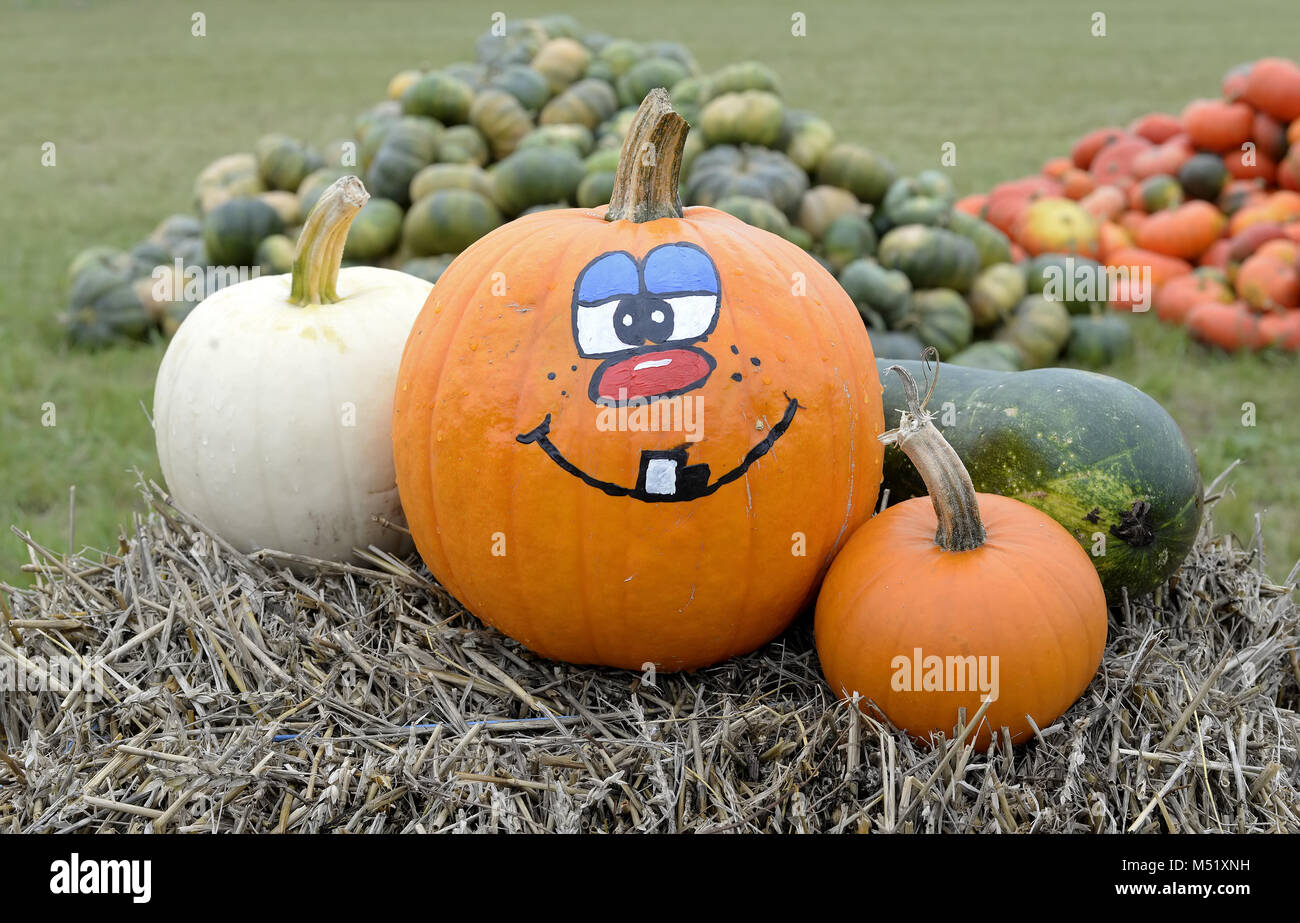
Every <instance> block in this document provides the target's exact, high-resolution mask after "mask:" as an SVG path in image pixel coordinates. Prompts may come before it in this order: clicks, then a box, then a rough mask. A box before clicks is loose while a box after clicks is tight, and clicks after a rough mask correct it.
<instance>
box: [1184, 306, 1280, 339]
mask: <svg viewBox="0 0 1300 923" xmlns="http://www.w3.org/2000/svg"><path fill="white" fill-rule="evenodd" d="M1187 332H1188V333H1190V334H1191V335H1192V336H1193V337H1195V338H1196V339H1198V340H1200V341H1201V342H1202V343H1206V344H1208V345H1210V346H1218V347H1219V348H1221V349H1226V350H1228V351H1229V352H1237V351H1239V350H1244V349H1249V350H1255V349H1259V347H1260V346H1261V345H1262V344H1261V341H1260V331H1259V317H1258V316H1257V315H1256V314H1255V313H1254V312H1252V311H1251V310H1250V309H1249V308H1248V307H1246V305H1245V304H1243V303H1242V302H1240V301H1234V302H1232V303H1231V304H1221V303H1219V302H1217V301H1211V302H1205V303H1203V304H1199V305H1197V306H1196V307H1194V308H1192V310H1191V311H1190V312H1189V313H1188V315H1187Z"/></svg>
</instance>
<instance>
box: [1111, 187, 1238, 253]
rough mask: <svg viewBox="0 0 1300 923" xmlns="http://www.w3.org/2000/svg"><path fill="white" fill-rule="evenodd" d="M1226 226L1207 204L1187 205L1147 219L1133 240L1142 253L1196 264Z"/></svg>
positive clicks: (1160, 212)
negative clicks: (1150, 252)
mask: <svg viewBox="0 0 1300 923" xmlns="http://www.w3.org/2000/svg"><path fill="white" fill-rule="evenodd" d="M1227 223H1228V222H1227V219H1226V218H1224V216H1223V213H1222V212H1220V211H1219V210H1218V209H1217V208H1215V207H1214V206H1213V205H1211V204H1210V203H1209V202H1200V201H1195V202H1186V203H1184V204H1182V205H1180V206H1178V207H1177V208H1173V209H1167V210H1165V211H1158V212H1156V213H1155V214H1153V215H1149V216H1148V217H1147V219H1146V220H1145V221H1144V222H1142V226H1141V227H1140V228H1138V231H1137V234H1136V235H1135V237H1134V240H1135V241H1136V242H1137V245H1138V246H1139V247H1141V248H1143V249H1144V250H1151V251H1152V252H1154V253H1163V254H1164V255H1165V256H1175V257H1178V258H1179V259H1180V260H1195V259H1196V258H1197V257H1199V256H1200V255H1201V254H1202V253H1204V252H1205V251H1206V250H1207V249H1208V248H1209V246H1210V244H1212V243H1214V242H1215V241H1216V240H1218V239H1219V237H1221V236H1222V235H1223V229H1224V227H1225V226H1226V225H1227Z"/></svg>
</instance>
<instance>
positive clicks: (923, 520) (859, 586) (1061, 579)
mask: <svg viewBox="0 0 1300 923" xmlns="http://www.w3.org/2000/svg"><path fill="white" fill-rule="evenodd" d="M890 371H893V372H896V373H898V374H899V376H900V377H901V378H902V380H903V389H904V393H905V394H906V397H907V404H908V407H907V409H906V410H904V411H903V413H902V419H901V422H900V423H899V426H898V429H896V430H892V431H890V432H888V433H886V434H884V435H883V436H881V437H880V438H881V439H882V440H883V441H886V442H889V443H892V444H897V446H898V447H899V448H900V449H901V450H902V451H903V452H905V453H906V454H907V456H908V458H910V459H911V460H912V462H913V464H915V465H916V467H917V470H918V471H920V473H921V477H922V478H923V479H924V481H925V485H926V488H927V489H928V491H929V494H930V496H929V497H928V498H926V497H914V498H912V499H910V500H905V501H903V502H902V503H899V504H897V505H895V506H891V507H890V508H888V509H886V510H885V511H884V512H882V513H880V514H879V515H877V516H876V517H875V518H873V519H871V520H869V521H868V522H867V523H866V524H865V525H863V526H862V527H861V528H860V529H858V531H857V532H855V533H854V534H853V536H852V537H851V538H850V539H849V541H848V543H847V544H846V545H845V546H844V550H843V551H841V552H840V553H839V555H838V556H837V557H836V558H835V561H834V563H833V564H832V565H831V569H830V572H829V573H828V574H827V576H826V582H825V583H824V584H823V586H822V589H821V592H820V593H819V594H818V597H817V609H816V616H815V634H816V642H817V655H818V657H819V658H820V659H821V664H822V670H823V671H824V672H825V674H826V680H827V682H828V683H829V684H830V687H831V689H832V691H833V692H834V693H835V694H836V695H838V696H841V697H843V698H846V699H850V700H853V699H854V697H855V696H856V697H857V698H856V701H857V703H858V706H859V707H860V708H861V709H862V710H863V711H864V712H866V713H868V714H871V713H874V709H873V706H875V707H878V708H879V709H880V711H882V712H883V713H884V715H885V716H886V717H887V718H888V719H889V720H890V721H891V722H892V723H893V724H894V725H895V726H897V727H898V728H900V729H902V730H903V731H905V732H907V733H908V734H910V735H911V736H912V737H914V738H916V739H918V740H920V741H921V742H923V743H924V742H929V741H931V740H932V739H933V735H935V734H939V733H949V732H951V731H952V730H953V727H954V725H955V724H957V722H958V720H959V710H960V709H965V714H966V722H967V725H968V727H967V728H965V729H963V730H962V731H961V732H959V733H961V734H964V735H966V736H967V739H968V742H971V743H973V744H974V746H975V747H976V749H977V750H980V749H983V748H985V747H987V746H988V744H989V742H990V740H991V739H992V737H993V735H994V734H996V733H998V732H999V729H1001V728H1003V727H1005V728H1007V730H1008V731H1009V734H1010V739H1011V741H1012V743H1022V742H1024V741H1026V740H1028V739H1030V737H1031V736H1032V735H1033V727H1034V725H1037V726H1038V727H1040V728H1043V727H1046V726H1047V725H1049V724H1051V723H1052V722H1053V721H1055V720H1056V719H1057V718H1058V717H1059V716H1060V715H1062V714H1063V713H1064V712H1065V710H1066V709H1068V708H1069V707H1070V705H1071V704H1073V703H1074V702H1075V700H1077V699H1078V698H1079V696H1081V695H1082V694H1083V692H1084V690H1085V689H1087V687H1088V684H1089V683H1090V682H1091V681H1092V678H1093V676H1094V675H1095V674H1096V672H1097V667H1098V665H1099V664H1100V663H1101V656H1102V651H1103V649H1104V648H1105V645H1106V629H1107V621H1106V598H1105V595H1104V593H1103V591H1102V586H1101V580H1100V579H1099V578H1098V576H1097V571H1096V569H1095V568H1094V567H1093V565H1092V562H1091V561H1090V560H1089V558H1088V555H1087V553H1086V552H1085V551H1084V550H1083V549H1082V548H1081V547H1080V546H1079V544H1078V542H1076V541H1075V540H1074V538H1073V537H1072V536H1071V535H1070V533H1069V532H1067V531H1066V530H1065V529H1064V528H1062V527H1061V526H1060V525H1059V524H1058V523H1057V522H1056V521H1055V520H1053V519H1052V518H1051V517H1049V516H1047V515H1046V514H1044V513H1041V512H1039V511H1038V510H1036V509H1034V508H1033V507H1031V506H1028V505H1027V504H1024V503H1021V502H1020V501H1019V500H1012V499H1010V498H1007V497H1000V496H996V495H994V494H982V493H976V491H975V488H974V487H973V486H972V484H971V479H970V475H969V474H967V472H966V468H965V467H964V466H963V465H962V463H961V460H960V459H959V458H958V457H957V453H956V452H954V451H953V449H952V446H950V445H949V444H948V443H947V441H946V440H944V438H943V436H942V435H940V433H939V431H938V429H936V428H935V426H934V424H933V423H932V422H930V414H929V413H928V412H927V411H926V409H925V403H924V401H922V400H921V399H920V395H919V393H918V390H917V387H916V383H915V382H914V381H913V380H912V379H911V377H910V376H909V375H908V374H907V373H906V372H905V371H903V369H901V368H900V367H898V366H892V367H891V369H890ZM981 709H984V711H983V712H981Z"/></svg>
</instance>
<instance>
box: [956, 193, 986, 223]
mask: <svg viewBox="0 0 1300 923" xmlns="http://www.w3.org/2000/svg"><path fill="white" fill-rule="evenodd" d="M988 201H989V197H988V196H987V195H985V194H983V193H975V194H974V195H968V196H962V197H961V198H960V199H958V200H957V201H956V202H954V203H953V205H952V207H953V209H954V210H955V211H959V212H965V213H966V214H968V215H974V216H975V217H976V218H979V217H980V216H981V215H982V214H983V212H984V206H985V205H987V204H988Z"/></svg>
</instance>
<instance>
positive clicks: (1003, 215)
mask: <svg viewBox="0 0 1300 923" xmlns="http://www.w3.org/2000/svg"><path fill="white" fill-rule="evenodd" d="M1064 192H1065V188H1064V187H1063V186H1062V185H1061V184H1060V183H1059V182H1057V181H1056V180H1054V179H1049V178H1048V177H1046V176H1026V177H1024V178H1023V179H1018V180H1010V181H1008V182H1005V183H999V184H998V185H996V186H994V187H993V189H992V190H990V191H989V198H988V201H987V202H986V203H985V205H984V220H985V221H987V222H988V223H989V224H991V225H993V226H994V227H995V228H997V229H998V230H999V231H1001V232H1002V233H1003V234H1006V235H1007V236H1008V237H1014V236H1015V226H1016V222H1017V221H1018V220H1020V215H1021V213H1022V212H1024V210H1025V209H1026V208H1028V207H1029V205H1030V203H1032V202H1036V201H1038V200H1039V199H1043V198H1053V197H1056V196H1060V195H1062V194H1064Z"/></svg>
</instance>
